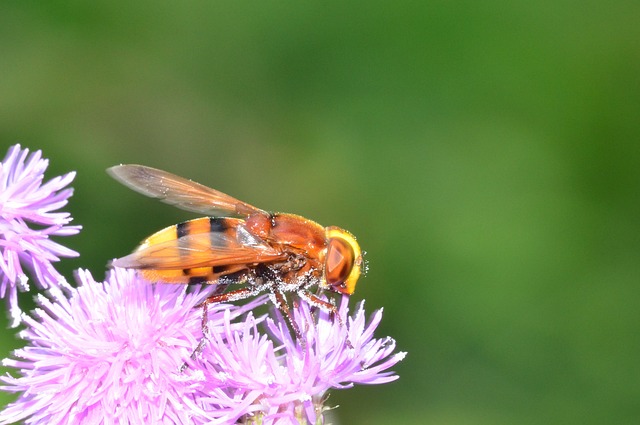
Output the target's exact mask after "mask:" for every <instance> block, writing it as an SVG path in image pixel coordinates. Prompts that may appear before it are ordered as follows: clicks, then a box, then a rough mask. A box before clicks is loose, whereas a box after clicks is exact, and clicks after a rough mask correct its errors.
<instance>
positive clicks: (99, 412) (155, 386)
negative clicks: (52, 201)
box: [0, 269, 264, 424]
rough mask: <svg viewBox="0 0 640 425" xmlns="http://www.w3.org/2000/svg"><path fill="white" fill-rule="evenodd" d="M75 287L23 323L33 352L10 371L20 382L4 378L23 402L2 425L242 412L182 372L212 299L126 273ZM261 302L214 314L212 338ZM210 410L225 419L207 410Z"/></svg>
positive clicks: (21, 354) (161, 420) (214, 309)
mask: <svg viewBox="0 0 640 425" xmlns="http://www.w3.org/2000/svg"><path fill="white" fill-rule="evenodd" d="M78 281H79V284H80V286H79V287H78V288H77V289H76V288H74V289H70V290H69V291H68V292H69V293H70V296H69V297H65V296H63V294H62V292H61V291H60V290H58V289H52V290H50V293H51V294H52V298H53V299H54V300H50V299H48V298H46V297H44V296H40V297H39V298H38V301H39V304H40V308H39V309H37V310H35V312H34V315H33V317H32V316H27V315H25V317H23V321H24V324H25V325H26V329H25V330H24V331H22V332H21V333H20V336H21V337H22V338H23V339H24V340H26V341H27V342H28V344H29V345H28V346H27V347H25V348H23V349H19V350H16V351H15V352H14V355H13V356H14V358H13V359H5V360H4V362H3V364H4V366H5V367H9V368H15V369H16V370H17V371H18V373H19V374H20V376H18V377H13V376H9V375H5V376H3V377H0V380H1V381H2V382H4V384H5V385H4V386H3V387H2V388H1V389H2V390H4V391H8V392H18V393H20V396H19V398H18V400H17V401H15V402H14V403H11V404H9V405H8V406H7V407H6V408H5V409H4V410H3V411H2V412H0V424H8V423H13V422H17V421H24V423H26V424H35V423H46V424H63V423H65V424H66V423H91V424H129V423H137V424H174V423H178V424H182V423H184V424H187V423H188V424H191V423H209V422H210V421H211V420H213V419H215V418H218V417H221V416H225V415H226V414H227V413H228V411H233V410H234V409H237V408H238V407H237V404H238V403H237V400H236V399H229V397H228V395H227V393H226V392H225V391H223V390H222V389H213V390H211V389H210V388H206V391H203V386H205V384H206V383H205V382H204V381H203V379H202V372H199V371H197V370H194V369H189V368H188V369H186V370H185V371H184V372H180V366H181V364H182V362H183V361H184V360H185V359H187V358H188V357H189V355H190V354H191V352H192V350H193V348H194V347H195V346H197V344H198V343H199V341H200V338H201V337H202V331H201V320H202V317H201V315H202V310H201V309H198V308H193V307H194V306H196V305H197V304H199V303H201V302H202V301H204V299H205V297H206V296H207V292H206V291H202V290H200V291H196V292H192V293H187V286H186V285H170V284H155V285H154V284H151V283H148V282H146V281H144V280H142V279H140V278H138V277H137V276H136V275H135V273H134V272H133V271H128V270H124V269H115V270H113V271H112V272H111V273H110V274H109V276H108V278H107V280H106V281H105V282H104V283H97V282H95V281H94V279H93V278H92V277H91V275H90V273H89V272H87V271H79V272H78ZM258 302H264V300H262V301H261V300H256V302H254V303H251V304H248V305H247V306H244V307H236V306H231V305H221V304H219V305H215V306H211V308H210V309H209V310H210V316H209V326H210V328H211V329H212V335H215V333H216V332H217V330H218V329H224V326H223V324H222V320H223V319H224V320H225V321H227V322H228V321H231V320H233V319H235V318H236V317H237V316H238V315H240V314H242V313H244V312H245V311H247V310H248V309H250V308H253V307H255V305H256V303H258ZM227 326H231V328H233V325H227ZM212 403H213V404H215V405H216V406H220V408H221V411H220V412H208V411H206V410H204V409H203V407H208V406H209V405H210V404H212ZM224 409H226V410H224Z"/></svg>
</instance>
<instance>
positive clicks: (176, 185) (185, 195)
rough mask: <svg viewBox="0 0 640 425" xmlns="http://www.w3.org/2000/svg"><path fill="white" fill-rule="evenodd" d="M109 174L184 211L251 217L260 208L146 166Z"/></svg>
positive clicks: (113, 169) (113, 170)
mask: <svg viewBox="0 0 640 425" xmlns="http://www.w3.org/2000/svg"><path fill="white" fill-rule="evenodd" d="M107 172H108V173H109V174H110V175H111V176H112V177H113V178H115V179H116V180H118V181H119V182H120V183H122V184H124V185H125V186H127V187H129V188H130V189H133V190H135V191H136V192H139V193H142V194H143V195H146V196H149V197H151V198H156V199H159V200H160V201H162V202H164V203H167V204H170V205H174V206H176V207H178V208H181V209H183V210H187V211H192V212H197V213H203V214H207V215H220V214H222V215H240V216H248V215H250V214H252V213H255V212H261V211H262V210H260V209H259V208H256V207H254V206H252V205H249V204H247V203H245V202H242V201H239V200H237V199H235V198H233V197H231V196H229V195H227V194H224V193H222V192H220V191H217V190H215V189H211V188H209V187H207V186H204V185H201V184H200V183H196V182H194V181H191V180H189V179H185V178H183V177H179V176H176V175H175V174H171V173H169V172H167V171H162V170H158V169H157V168H152V167H147V166H144V165H135V164H128V165H117V166H115V167H111V168H109V169H107Z"/></svg>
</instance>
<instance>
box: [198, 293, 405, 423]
mask: <svg viewBox="0 0 640 425" xmlns="http://www.w3.org/2000/svg"><path fill="white" fill-rule="evenodd" d="M348 301H349V297H348V296H343V298H342V300H341V304H340V308H339V312H338V316H339V317H334V316H333V315H331V314H330V313H328V312H325V311H316V312H312V311H311V309H310V307H309V305H308V304H307V303H305V302H302V303H300V304H299V305H298V306H296V307H294V308H293V309H292V312H293V316H294V320H295V322H296V324H297V325H298V327H299V329H304V330H305V331H303V332H304V337H305V340H304V341H298V340H297V339H296V338H294V337H292V335H291V332H290V330H289V328H288V326H287V323H286V321H285V320H284V319H283V317H282V316H281V315H280V314H279V312H278V310H276V309H275V308H274V309H273V310H272V314H271V316H270V317H269V318H268V319H267V320H266V321H265V322H261V323H260V322H258V321H254V320H252V319H251V317H249V318H248V319H247V320H245V322H244V324H243V326H242V328H240V329H237V328H236V329H233V328H231V327H230V326H228V323H229V322H228V321H225V324H226V329H225V332H220V333H217V334H215V335H212V336H211V337H210V344H209V345H208V346H207V348H206V350H205V351H204V353H203V355H202V359H201V361H200V364H199V367H200V368H201V369H202V370H203V371H204V372H205V377H206V379H205V381H206V382H207V384H208V385H209V387H210V388H223V389H224V390H225V391H226V392H227V393H228V394H229V396H231V397H235V398H236V399H238V400H240V401H241V403H243V404H244V405H245V406H246V410H245V414H244V415H243V416H242V417H238V418H231V419H236V420H239V421H240V422H241V423H247V424H249V423H255V424H265V425H266V424H279V423H283V424H285V423H286V424H288V423H295V424H298V423H300V424H318V423H323V419H324V411H325V410H327V409H328V408H329V407H328V406H326V405H325V400H326V397H327V392H328V391H329V390H330V389H344V388H350V387H352V386H353V385H354V384H383V383H387V382H390V381H393V380H395V379H397V378H398V376H397V375H395V374H394V373H393V372H390V371H389V369H390V368H391V367H393V366H394V365H395V364H396V363H398V362H399V361H400V360H402V359H403V358H404V357H405V355H406V353H403V352H398V353H394V351H395V348H396V344H395V341H394V340H393V339H392V338H388V337H387V338H383V339H376V338H374V337H373V333H374V331H375V329H376V327H377V326H378V324H379V323H380V320H381V319H382V310H378V311H376V312H374V313H373V315H372V317H371V318H370V320H369V321H368V323H367V318H366V314H365V311H364V302H361V303H359V304H358V305H357V306H356V308H355V312H354V313H353V314H352V315H351V316H349V308H348ZM340 317H342V318H347V320H346V322H345V323H342V320H341V319H340ZM261 326H262V327H264V328H265V329H264V331H266V332H264V331H262V330H261ZM229 423H236V422H235V420H234V421H232V422H229Z"/></svg>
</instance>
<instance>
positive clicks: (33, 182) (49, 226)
mask: <svg viewBox="0 0 640 425" xmlns="http://www.w3.org/2000/svg"><path fill="white" fill-rule="evenodd" d="M48 164H49V161H48V160H46V159H44V158H42V154H41V152H40V151H35V152H33V153H31V154H29V150H28V149H21V148H20V145H14V146H12V147H11V148H9V151H8V153H7V155H6V156H5V158H4V160H3V161H2V162H0V297H4V298H6V299H7V302H8V306H9V312H10V315H11V317H12V325H13V326H16V325H17V324H18V323H19V318H20V313H21V311H20V308H19V307H18V300H17V291H18V289H21V290H27V289H28V285H27V280H28V279H27V274H26V272H25V269H27V270H29V271H30V272H32V276H34V277H35V282H36V285H37V286H38V287H39V288H41V289H47V288H51V287H57V286H61V287H66V288H68V287H69V285H68V283H67V281H66V280H65V278H64V277H63V276H62V275H61V274H60V273H58V271H57V270H56V269H55V268H54V267H53V264H52V263H54V262H56V261H58V260H59V259H60V257H75V256H77V255H78V253H77V252H75V251H73V250H71V249H68V248H66V247H64V246H62V245H60V244H58V243H57V242H54V241H53V240H51V239H50V237H52V236H69V235H74V234H76V233H78V232H79V231H80V228H81V227H80V226H68V223H69V222H70V221H71V216H70V215H69V213H66V212H57V211H56V210H59V209H60V208H62V207H64V206H65V205H66V204H67V200H68V198H69V197H70V196H71V194H72V193H73V189H71V188H66V186H67V185H68V184H69V183H71V181H72V180H73V178H74V177H75V173H74V172H70V173H67V174H65V175H63V176H58V177H54V178H53V179H51V180H49V181H47V182H46V183H45V182H44V172H45V170H46V169H47V166H48Z"/></svg>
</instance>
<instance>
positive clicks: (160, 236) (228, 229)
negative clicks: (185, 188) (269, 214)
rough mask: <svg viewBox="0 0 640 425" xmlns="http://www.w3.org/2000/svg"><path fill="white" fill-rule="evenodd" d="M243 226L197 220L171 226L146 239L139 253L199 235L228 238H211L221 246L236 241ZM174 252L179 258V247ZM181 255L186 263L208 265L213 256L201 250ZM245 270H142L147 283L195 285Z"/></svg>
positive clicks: (240, 266) (212, 219) (229, 221)
mask: <svg viewBox="0 0 640 425" xmlns="http://www.w3.org/2000/svg"><path fill="white" fill-rule="evenodd" d="M242 223H244V220H241V219H238V218H228V217H226V218H218V217H202V218H196V219H194V220H189V221H185V222H182V223H178V224H176V225H173V226H169V227H167V228H164V229H162V230H160V231H158V232H156V233H154V234H153V235H151V236H149V237H148V238H147V239H145V240H144V242H143V243H142V244H141V245H140V247H139V248H138V249H142V248H145V247H148V246H153V245H158V244H161V243H163V242H167V241H173V240H176V239H180V238H182V237H183V236H187V235H194V234H198V233H205V234H210V233H213V234H219V233H223V234H226V236H228V237H227V238H224V237H223V238H210V239H209V240H210V241H212V242H211V243H213V241H218V243H221V242H222V241H224V240H235V239H236V229H237V227H238V225H239V224H242ZM175 249H176V255H178V248H177V247H176V248H175ZM187 252H188V253H187ZM179 255H180V256H183V257H185V258H184V259H185V263H207V262H209V261H210V259H211V254H210V253H209V252H208V251H207V250H204V249H202V247H198V248H197V249H196V248H194V249H192V250H181V251H180V252H179ZM243 269H246V266H245V265H244V264H226V265H215V266H203V267H192V268H176V269H143V270H141V273H142V274H143V276H144V277H145V278H146V279H148V280H151V281H161V282H171V283H187V284H196V283H205V282H208V283H215V282H216V281H217V280H218V279H219V277H220V276H224V275H229V274H231V273H235V272H238V271H241V270H243Z"/></svg>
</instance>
